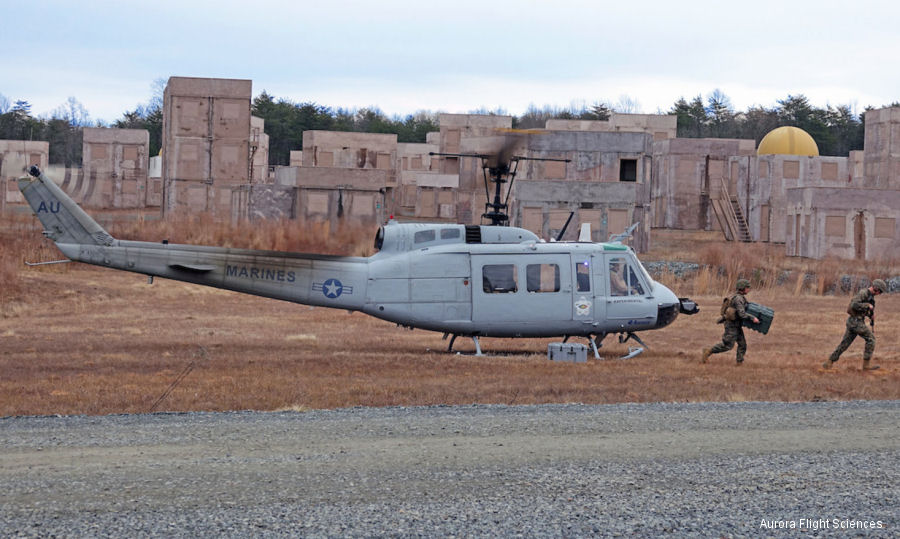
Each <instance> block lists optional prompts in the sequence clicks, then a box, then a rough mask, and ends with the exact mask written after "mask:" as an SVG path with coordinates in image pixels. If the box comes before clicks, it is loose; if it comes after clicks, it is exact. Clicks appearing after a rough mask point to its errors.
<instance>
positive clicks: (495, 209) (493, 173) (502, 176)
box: [428, 152, 570, 226]
mask: <svg viewBox="0 0 900 539" xmlns="http://www.w3.org/2000/svg"><path fill="white" fill-rule="evenodd" d="M428 155H437V156H443V157H477V158H480V159H481V169H482V171H483V174H484V194H485V196H486V197H487V202H485V203H484V213H482V214H481V218H482V219H487V220H489V221H490V224H491V226H509V213H508V210H509V197H510V195H511V194H512V186H513V182H515V181H516V171H517V170H518V168H519V161H561V162H564V163H568V162H569V161H570V159H558V158H552V157H523V156H512V157H510V158H509V159H508V160H506V161H501V160H499V159H497V156H496V155H490V154H477V153H441V152H429V153H428ZM491 159H497V162H496V164H492V163H491ZM505 183H508V184H509V185H508V186H507V188H506V196H505V197H504V196H503V184H505ZM491 184H493V187H494V189H493V190H494V192H493V196H492V194H491Z"/></svg>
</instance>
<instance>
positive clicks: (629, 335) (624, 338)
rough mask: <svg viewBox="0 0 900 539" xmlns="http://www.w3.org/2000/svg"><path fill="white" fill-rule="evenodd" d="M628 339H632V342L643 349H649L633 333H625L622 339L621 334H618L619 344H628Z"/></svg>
mask: <svg viewBox="0 0 900 539" xmlns="http://www.w3.org/2000/svg"><path fill="white" fill-rule="evenodd" d="M628 339H633V340H635V341H637V343H638V344H640V345H641V346H643V347H644V348H650V347H649V346H647V345H646V344H645V343H644V341H642V340H641V338H640V337H638V336H637V335H635V334H634V333H632V332H630V331H629V332H628V333H626V334H625V336H624V337H623V336H622V334H621V333H620V334H619V342H620V343H622V344H625V343H626V342H628Z"/></svg>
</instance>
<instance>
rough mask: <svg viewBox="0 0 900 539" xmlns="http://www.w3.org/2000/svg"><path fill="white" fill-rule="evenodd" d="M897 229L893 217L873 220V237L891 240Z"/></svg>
mask: <svg viewBox="0 0 900 539" xmlns="http://www.w3.org/2000/svg"><path fill="white" fill-rule="evenodd" d="M896 228H897V220H896V219H894V218H893V217H876V218H875V237H876V238H888V239H893V238H894V233H895V230H896Z"/></svg>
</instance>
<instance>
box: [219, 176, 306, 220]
mask: <svg viewBox="0 0 900 539" xmlns="http://www.w3.org/2000/svg"><path fill="white" fill-rule="evenodd" d="M231 197H232V201H231V211H232V214H231V220H232V223H237V222H239V221H258V220H265V219H270V220H280V219H296V217H297V209H296V204H297V188H296V187H286V186H283V185H277V184H275V185H272V184H247V185H239V186H237V187H234V188H232V191H231Z"/></svg>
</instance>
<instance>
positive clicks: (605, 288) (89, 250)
mask: <svg viewBox="0 0 900 539" xmlns="http://www.w3.org/2000/svg"><path fill="white" fill-rule="evenodd" d="M514 159H517V158H514ZM521 159H525V158H521ZM516 162H517V161H516ZM503 167H506V168H505V170H504V169H503ZM28 172H29V174H30V176H31V177H24V178H21V179H20V180H19V182H18V183H19V189H20V190H21V191H22V194H23V195H24V196H25V199H26V200H27V201H28V204H29V205H30V206H31V208H32V209H33V210H34V212H35V214H36V216H37V218H38V219H39V220H40V222H41V224H42V225H43V226H44V232H43V234H44V236H46V237H47V238H50V239H51V240H53V241H54V242H55V243H56V246H57V247H58V248H59V250H60V251H62V253H63V254H64V255H65V256H66V257H68V259H69V260H74V261H78V262H83V263H86V264H94V265H97V266H104V267H109V268H113V269H118V270H124V271H132V272H135V273H142V274H145V275H147V276H148V279H149V282H151V283H152V281H153V277H163V278H167V279H174V280H178V281H186V282H190V283H195V284H201V285H206V286H213V287H216V288H224V289H227V290H234V291H238V292H244V293H247V294H253V295H257V296H264V297H269V298H275V299H281V300H286V301H291V302H295V303H301V304H305V305H315V306H320V307H332V308H337V309H346V310H348V311H361V312H363V313H366V314H369V315H371V316H374V317H376V318H381V319H383V320H388V321H391V322H395V323H397V324H398V325H400V326H404V327H408V328H418V329H425V330H431V331H437V332H443V333H444V338H445V339H446V338H447V337H448V336H452V338H451V340H450V343H449V346H448V351H452V349H453V343H454V340H455V339H456V338H457V337H458V336H466V337H471V338H472V339H473V341H474V343H475V349H476V354H477V355H481V354H482V351H481V345H480V343H479V340H478V338H479V337H564V338H566V339H568V338H569V337H586V338H587V339H588V340H589V341H590V345H591V347H592V350H593V352H594V357H596V358H598V359H599V358H600V355H599V352H598V350H597V347H598V345H602V340H603V338H605V337H606V336H607V335H608V334H611V333H615V334H618V335H619V340H620V342H623V343H624V342H625V341H627V340H628V339H634V340H635V341H636V342H638V343H640V344H643V342H642V341H641V340H640V338H638V337H637V335H636V333H637V332H639V331H647V330H651V329H658V328H662V327H665V326H667V325H669V324H671V323H672V322H673V321H674V320H675V318H676V317H677V316H678V314H679V313H685V314H694V313H696V312H697V311H698V308H697V306H696V304H695V303H694V302H692V301H691V300H689V299H687V298H678V297H677V296H676V295H675V294H674V293H673V292H672V291H671V290H670V289H668V288H667V287H665V286H663V285H662V284H660V283H658V282H655V281H654V280H653V279H652V278H651V277H650V275H649V274H648V273H647V271H646V270H645V269H644V267H643V266H642V265H641V263H640V261H639V260H638V258H637V257H636V256H635V253H634V251H633V250H632V249H631V248H630V247H628V246H626V245H623V244H622V243H621V241H620V240H621V239H622V238H621V237H619V238H614V239H613V240H612V241H611V242H609V243H593V242H591V241H590V234H589V232H588V233H587V236H586V237H585V231H584V230H582V236H581V238H580V240H582V241H577V242H569V241H565V242H564V241H551V242H545V241H543V240H542V239H540V238H539V237H538V236H537V235H535V234H534V233H533V232H531V231H529V230H526V229H522V228H516V227H511V226H505V225H507V224H508V218H507V217H506V214H505V209H506V207H507V205H506V203H505V202H501V197H500V185H501V184H502V183H504V182H505V181H506V180H505V179H504V178H505V177H506V176H504V174H506V175H510V174H511V176H509V177H511V178H514V176H515V173H514V172H511V171H510V170H509V168H508V164H505V165H503V166H501V167H496V166H495V167H493V170H492V171H491V176H492V178H491V181H493V182H494V183H495V185H496V192H495V194H494V197H493V201H492V202H488V203H487V205H486V209H488V210H489V211H487V212H486V213H485V214H484V216H483V217H485V218H488V219H490V220H491V224H490V225H458V224H441V223H432V224H423V223H399V222H396V221H395V220H393V219H391V220H390V221H388V222H387V223H386V224H385V225H384V226H382V227H380V228H379V230H378V232H377V234H376V237H375V247H376V249H377V250H378V252H377V253H376V254H374V255H373V256H370V257H347V256H330V255H317V254H301V253H288V252H276V251H261V250H249V249H231V248H222V247H207V246H196V245H177V244H170V243H168V242H167V241H163V242H162V243H152V242H142V241H127V240H119V239H116V238H113V237H112V236H111V235H110V234H109V233H107V232H106V231H105V230H104V229H103V228H102V227H101V226H100V225H99V224H97V222H96V221H94V220H93V219H92V218H91V217H90V216H88V214H87V213H85V212H84V210H82V209H81V208H80V207H79V206H78V205H77V204H76V203H75V202H74V201H73V200H72V199H71V198H69V197H68V196H67V195H66V194H65V192H63V191H62V189H60V188H59V187H58V186H57V185H56V184H55V183H54V182H53V181H52V180H51V179H49V178H48V177H47V176H46V175H44V174H43V173H42V172H41V171H40V170H39V169H38V168H37V167H31V168H30V169H29V171H28ZM485 178H486V179H485V189H486V190H487V189H488V179H487V172H486V173H485ZM510 187H511V183H510ZM489 199H490V197H489ZM507 201H508V195H507ZM570 218H571V217H570ZM561 236H562V234H560V237H561ZM645 346H646V345H645ZM641 351H643V348H639V349H638V348H634V349H632V350H631V351H630V353H629V356H628V357H631V356H633V355H637V353H640V352H641Z"/></svg>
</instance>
